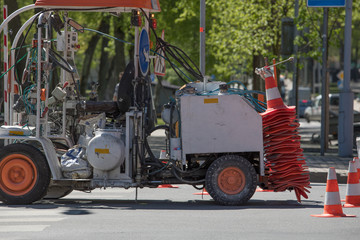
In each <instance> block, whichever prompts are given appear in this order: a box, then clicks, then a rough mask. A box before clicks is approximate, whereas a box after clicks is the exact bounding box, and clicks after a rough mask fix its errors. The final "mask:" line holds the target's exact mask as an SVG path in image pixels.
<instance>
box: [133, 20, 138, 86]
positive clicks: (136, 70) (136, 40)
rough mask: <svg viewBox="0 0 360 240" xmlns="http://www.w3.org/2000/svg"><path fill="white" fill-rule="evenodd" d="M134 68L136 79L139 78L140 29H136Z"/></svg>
mask: <svg viewBox="0 0 360 240" xmlns="http://www.w3.org/2000/svg"><path fill="white" fill-rule="evenodd" d="M134 67H135V79H136V78H137V77H138V76H139V27H135V46H134Z"/></svg>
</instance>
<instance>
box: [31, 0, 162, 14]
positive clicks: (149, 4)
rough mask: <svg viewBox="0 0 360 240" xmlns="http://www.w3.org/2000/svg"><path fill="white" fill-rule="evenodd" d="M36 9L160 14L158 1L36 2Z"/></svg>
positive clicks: (49, 0)
mask: <svg viewBox="0 0 360 240" xmlns="http://www.w3.org/2000/svg"><path fill="white" fill-rule="evenodd" d="M35 6H36V7H43V8H70V9H71V8H76V9H79V8H84V9H87V8H92V7H96V8H102V7H103V8H111V9H112V10H113V8H121V9H122V11H131V9H134V8H142V9H144V10H148V11H150V12H160V4H159V0H87V1H84V0H37V1H36V2H35Z"/></svg>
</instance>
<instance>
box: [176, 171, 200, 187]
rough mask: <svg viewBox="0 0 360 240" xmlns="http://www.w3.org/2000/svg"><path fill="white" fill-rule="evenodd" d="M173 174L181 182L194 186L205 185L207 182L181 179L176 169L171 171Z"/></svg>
mask: <svg viewBox="0 0 360 240" xmlns="http://www.w3.org/2000/svg"><path fill="white" fill-rule="evenodd" d="M171 173H172V174H173V175H174V176H175V177H176V178H177V179H178V180H179V181H181V182H183V183H188V184H191V185H194V184H199V183H203V182H205V179H201V180H197V181H190V180H185V179H183V178H181V177H180V176H179V175H178V174H177V173H176V171H175V169H174V168H172V169H171Z"/></svg>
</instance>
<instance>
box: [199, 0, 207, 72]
mask: <svg viewBox="0 0 360 240" xmlns="http://www.w3.org/2000/svg"><path fill="white" fill-rule="evenodd" d="M205 9H206V5H205V0H200V71H201V74H202V75H203V76H205V13H206V11H205Z"/></svg>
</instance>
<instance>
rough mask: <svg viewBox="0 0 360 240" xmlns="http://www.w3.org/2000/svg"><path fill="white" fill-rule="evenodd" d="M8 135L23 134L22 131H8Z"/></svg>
mask: <svg viewBox="0 0 360 240" xmlns="http://www.w3.org/2000/svg"><path fill="white" fill-rule="evenodd" d="M9 135H10V136H14V135H16V136H19V135H20V136H23V135H24V131H9Z"/></svg>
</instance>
